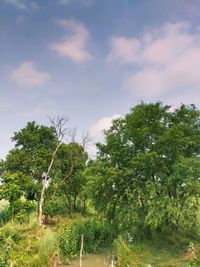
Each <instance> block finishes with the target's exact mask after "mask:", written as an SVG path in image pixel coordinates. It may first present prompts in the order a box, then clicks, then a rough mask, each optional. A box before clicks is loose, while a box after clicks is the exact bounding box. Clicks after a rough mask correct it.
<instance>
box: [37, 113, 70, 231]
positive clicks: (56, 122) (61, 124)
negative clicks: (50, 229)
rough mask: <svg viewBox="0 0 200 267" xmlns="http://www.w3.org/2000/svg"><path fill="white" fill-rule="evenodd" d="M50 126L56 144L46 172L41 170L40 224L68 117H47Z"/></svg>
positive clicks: (65, 131) (40, 223)
mask: <svg viewBox="0 0 200 267" xmlns="http://www.w3.org/2000/svg"><path fill="white" fill-rule="evenodd" d="M49 120H50V122H51V125H52V127H53V128H54V129H55V135H56V146H55V149H54V151H53V153H52V156H51V161H50V163H49V166H48V168H47V171H46V172H43V174H42V190H41V195H40V201H39V214H38V223H39V225H40V226H41V225H42V224H43V208H44V200H45V192H46V189H47V187H48V183H49V178H50V172H51V170H52V167H53V164H54V161H55V158H56V154H57V151H58V149H59V147H60V146H61V144H62V142H63V139H64V137H65V135H66V134H67V128H65V125H66V123H67V121H68V118H66V117H57V118H53V119H52V118H49Z"/></svg>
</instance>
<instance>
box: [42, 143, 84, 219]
mask: <svg viewBox="0 0 200 267" xmlns="http://www.w3.org/2000/svg"><path fill="white" fill-rule="evenodd" d="M87 158H88V155H87V153H86V152H85V151H84V149H83V147H82V146H81V145H80V144H78V143H76V142H72V143H69V144H62V145H61V146H60V149H59V151H58V153H57V161H56V163H55V164H56V169H57V173H56V174H55V179H54V180H53V181H52V183H51V186H50V187H49V189H48V196H47V199H46V203H47V204H46V205H47V206H48V207H47V209H46V212H45V213H47V214H49V215H50V214H51V215H53V213H54V212H60V211H59V210H62V209H63V199H66V200H67V202H65V205H67V206H68V210H69V212H70V213H72V212H73V211H76V208H77V199H78V196H79V195H80V192H81V190H82V187H83V186H84V184H85V178H84V176H83V175H82V171H83V170H84V168H85V166H86V161H87ZM61 199H62V201H61ZM59 200H60V209H59V208H58V206H59V203H58V202H59ZM53 202H54V203H55V202H56V203H57V204H58V206H57V210H55V209H52V208H53V205H52V204H53ZM50 207H52V208H50Z"/></svg>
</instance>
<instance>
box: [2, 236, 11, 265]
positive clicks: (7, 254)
mask: <svg viewBox="0 0 200 267" xmlns="http://www.w3.org/2000/svg"><path fill="white" fill-rule="evenodd" d="M12 246H13V242H12V239H11V237H8V238H7V239H6V242H5V245H4V247H3V255H2V257H1V259H0V267H10V263H11V253H12Z"/></svg>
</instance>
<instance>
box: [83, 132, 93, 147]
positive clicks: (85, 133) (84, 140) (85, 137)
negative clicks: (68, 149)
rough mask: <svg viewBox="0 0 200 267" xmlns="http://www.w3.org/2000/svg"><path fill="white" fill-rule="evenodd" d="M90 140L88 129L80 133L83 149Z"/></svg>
mask: <svg viewBox="0 0 200 267" xmlns="http://www.w3.org/2000/svg"><path fill="white" fill-rule="evenodd" d="M91 142H92V138H91V136H90V133H89V131H87V132H83V133H82V138H81V144H82V147H83V149H84V150H85V149H86V148H87V146H88V145H89V144H90V143H91Z"/></svg>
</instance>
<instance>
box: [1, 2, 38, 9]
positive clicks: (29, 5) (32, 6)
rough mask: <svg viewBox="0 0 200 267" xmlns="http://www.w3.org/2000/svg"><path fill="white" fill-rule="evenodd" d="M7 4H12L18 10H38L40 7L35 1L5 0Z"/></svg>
mask: <svg viewBox="0 0 200 267" xmlns="http://www.w3.org/2000/svg"><path fill="white" fill-rule="evenodd" d="M4 2H5V3H7V4H10V5H12V6H14V7H16V8H18V9H21V10H27V9H37V8H38V5H37V3H36V2H34V1H24V0H4Z"/></svg>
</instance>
